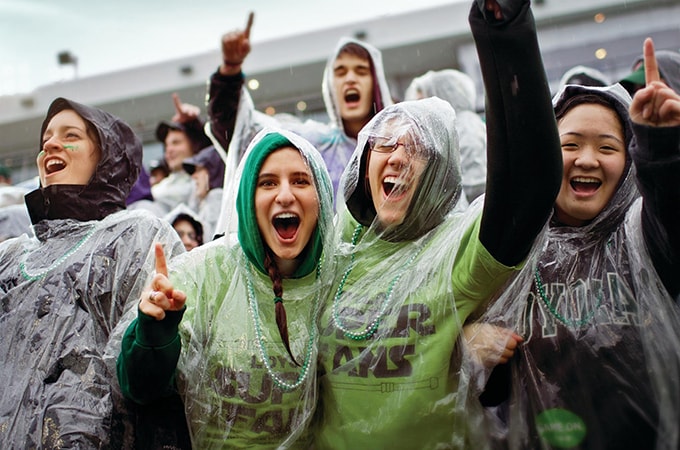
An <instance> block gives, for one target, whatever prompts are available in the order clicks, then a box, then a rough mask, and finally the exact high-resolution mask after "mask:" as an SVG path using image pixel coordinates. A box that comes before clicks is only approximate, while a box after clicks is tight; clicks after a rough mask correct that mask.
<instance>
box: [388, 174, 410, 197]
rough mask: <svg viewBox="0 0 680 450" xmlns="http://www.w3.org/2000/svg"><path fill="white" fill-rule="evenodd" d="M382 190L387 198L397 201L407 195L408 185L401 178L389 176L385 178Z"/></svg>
mask: <svg viewBox="0 0 680 450" xmlns="http://www.w3.org/2000/svg"><path fill="white" fill-rule="evenodd" d="M382 188H383V192H384V193H385V196H386V197H390V198H392V199H396V198H399V197H401V196H402V195H403V194H405V193H406V191H407V190H408V184H406V183H404V180H403V179H402V178H400V177H395V176H387V177H385V178H383V182H382Z"/></svg>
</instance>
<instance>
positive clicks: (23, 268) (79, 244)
mask: <svg viewBox="0 0 680 450" xmlns="http://www.w3.org/2000/svg"><path fill="white" fill-rule="evenodd" d="M96 229H97V227H96V226H95V225H93V226H92V227H91V228H90V230H89V231H88V232H87V233H86V234H85V236H83V237H82V238H80V240H79V241H78V242H77V243H76V245H74V246H73V247H71V248H70V249H69V250H68V251H67V252H66V253H64V254H63V255H62V256H61V257H59V259H57V260H56V261H54V262H53V263H52V264H51V265H50V266H49V267H47V268H45V269H43V270H41V271H40V272H37V273H31V272H29V271H28V269H26V252H24V256H23V260H22V261H21V262H20V263H19V270H20V271H21V276H22V277H24V279H25V280H28V281H37V280H40V279H41V278H43V277H44V276H45V275H47V274H48V273H50V272H51V271H53V270H54V269H56V268H57V267H59V266H60V265H62V264H63V263H64V261H66V260H67V259H68V258H69V257H70V256H71V255H73V254H74V253H75V252H77V251H78V250H79V249H80V248H81V247H82V246H83V244H85V243H86V242H87V241H88V240H89V239H90V238H91V237H92V235H93V234H94V232H95V231H96Z"/></svg>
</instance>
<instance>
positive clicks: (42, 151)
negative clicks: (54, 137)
mask: <svg viewBox="0 0 680 450" xmlns="http://www.w3.org/2000/svg"><path fill="white" fill-rule="evenodd" d="M41 156H45V150H40V152H39V153H38V158H40V157H41Z"/></svg>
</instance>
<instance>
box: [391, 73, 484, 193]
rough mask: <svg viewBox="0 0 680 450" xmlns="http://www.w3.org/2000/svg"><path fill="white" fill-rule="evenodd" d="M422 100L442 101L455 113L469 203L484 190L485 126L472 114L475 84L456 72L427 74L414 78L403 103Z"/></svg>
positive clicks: (473, 111) (475, 99)
mask: <svg viewBox="0 0 680 450" xmlns="http://www.w3.org/2000/svg"><path fill="white" fill-rule="evenodd" d="M426 97H439V98H441V99H442V100H446V101H447V102H449V103H450V104H451V106H453V109H454V110H455V111H456V130H457V131H458V142H459V144H460V168H461V171H462V172H463V181H462V183H463V191H464V193H465V198H466V200H467V201H468V202H470V203H471V202H472V201H473V200H474V199H476V198H477V197H479V196H480V195H482V194H483V193H484V190H485V188H486V126H485V125H484V121H483V120H482V118H481V116H480V115H479V114H477V112H476V107H477V91H476V89H475V82H474V81H473V80H472V78H470V76H468V75H467V74H465V73H463V72H460V71H458V70H454V69H445V70H439V71H432V70H430V71H428V72H427V73H425V74H424V75H421V76H419V77H416V78H414V79H413V81H411V84H410V85H409V86H408V88H407V89H406V93H405V95H404V99H405V100H416V99H419V98H426Z"/></svg>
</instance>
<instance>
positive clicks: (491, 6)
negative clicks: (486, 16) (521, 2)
mask: <svg viewBox="0 0 680 450" xmlns="http://www.w3.org/2000/svg"><path fill="white" fill-rule="evenodd" d="M484 9H486V10H487V11H489V12H490V13H493V16H494V18H496V19H497V20H502V19H503V13H502V12H501V6H500V5H499V4H498V1H497V0H484Z"/></svg>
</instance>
